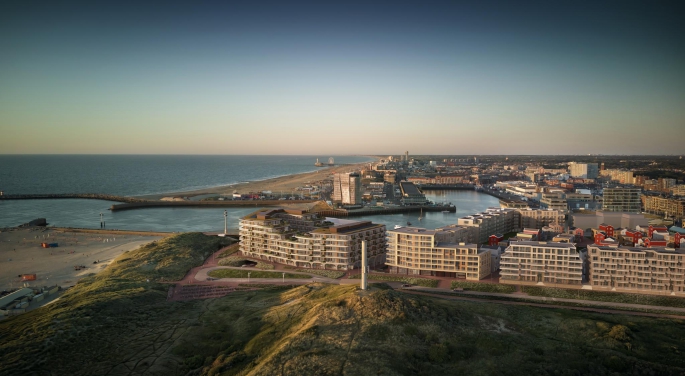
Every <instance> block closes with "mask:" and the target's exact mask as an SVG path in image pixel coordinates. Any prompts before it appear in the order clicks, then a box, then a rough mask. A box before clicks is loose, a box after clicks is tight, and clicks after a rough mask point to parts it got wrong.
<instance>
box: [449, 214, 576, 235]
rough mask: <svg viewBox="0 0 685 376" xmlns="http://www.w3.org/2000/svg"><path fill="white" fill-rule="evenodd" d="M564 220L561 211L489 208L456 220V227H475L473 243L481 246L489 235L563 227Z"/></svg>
mask: <svg viewBox="0 0 685 376" xmlns="http://www.w3.org/2000/svg"><path fill="white" fill-rule="evenodd" d="M565 218H566V217H565V215H564V213H563V212H562V211H561V210H552V209H531V208H526V209H506V208H505V209H498V208H489V209H488V210H486V211H485V212H482V213H476V214H472V215H467V216H465V217H461V218H459V219H457V225H459V226H466V227H475V228H476V229H477V234H476V236H475V237H474V238H473V241H475V242H477V243H479V244H482V243H485V242H487V241H488V238H489V237H490V235H495V234H506V233H508V232H518V231H520V230H521V229H524V228H535V229H541V228H543V227H547V226H558V225H563V223H564V220H565Z"/></svg>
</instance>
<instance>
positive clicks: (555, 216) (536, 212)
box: [516, 208, 566, 229]
mask: <svg viewBox="0 0 685 376" xmlns="http://www.w3.org/2000/svg"><path fill="white" fill-rule="evenodd" d="M516 211H517V213H518V214H519V217H520V219H519V228H521V229H522V228H537V229H541V228H543V227H546V226H553V225H563V224H564V221H565V220H566V215H565V214H564V212H563V211H561V210H554V209H530V208H528V209H517V210H516Z"/></svg>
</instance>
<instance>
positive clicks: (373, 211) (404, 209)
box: [316, 205, 457, 218]
mask: <svg viewBox="0 0 685 376" xmlns="http://www.w3.org/2000/svg"><path fill="white" fill-rule="evenodd" d="M421 210H423V211H424V212H443V211H447V212H450V213H456V212H457V207H456V206H450V205H416V206H398V207H389V208H386V207H375V208H374V207H367V208H363V209H352V210H345V209H330V210H317V211H316V212H317V213H319V214H321V215H323V216H326V217H335V218H341V217H343V218H346V217H360V216H366V215H384V214H404V213H417V212H420V211H421Z"/></svg>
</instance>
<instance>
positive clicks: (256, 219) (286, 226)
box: [240, 209, 386, 270]
mask: <svg viewBox="0 0 685 376" xmlns="http://www.w3.org/2000/svg"><path fill="white" fill-rule="evenodd" d="M363 240H365V241H366V242H367V252H368V254H367V257H368V265H370V266H380V265H382V264H383V263H384V262H385V252H386V234H385V225H380V224H375V223H372V222H370V221H344V223H341V224H337V225H336V224H335V223H332V222H330V221H329V219H327V218H323V217H321V216H319V214H317V213H309V212H307V211H304V210H292V209H262V210H260V211H256V212H254V213H252V214H249V215H247V216H245V217H243V218H242V219H241V220H240V253H241V254H242V255H243V256H248V257H253V258H257V259H261V260H266V261H271V262H277V263H281V264H286V265H291V266H294V267H301V268H313V269H334V270H350V269H357V268H359V267H360V266H361V242H362V241H363Z"/></svg>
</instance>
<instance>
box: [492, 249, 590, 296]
mask: <svg viewBox="0 0 685 376" xmlns="http://www.w3.org/2000/svg"><path fill="white" fill-rule="evenodd" d="M582 280H583V260H582V258H581V255H580V253H579V252H578V251H577V250H576V247H575V245H574V244H573V243H552V242H535V241H518V242H511V244H510V245H509V247H507V249H506V250H505V251H504V253H503V254H502V256H501V258H500V283H507V284H537V283H542V284H544V285H546V286H550V285H552V286H561V287H563V286H566V287H576V288H580V285H581V283H582Z"/></svg>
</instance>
